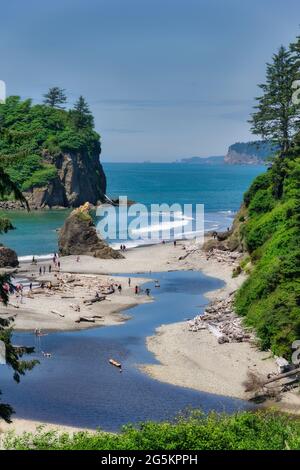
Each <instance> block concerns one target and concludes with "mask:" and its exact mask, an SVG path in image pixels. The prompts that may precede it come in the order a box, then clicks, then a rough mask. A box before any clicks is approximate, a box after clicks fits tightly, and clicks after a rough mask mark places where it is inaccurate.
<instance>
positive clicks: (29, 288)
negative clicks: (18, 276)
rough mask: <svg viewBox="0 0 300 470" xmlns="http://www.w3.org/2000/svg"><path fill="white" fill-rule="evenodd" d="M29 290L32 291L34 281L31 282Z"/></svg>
mask: <svg viewBox="0 0 300 470" xmlns="http://www.w3.org/2000/svg"><path fill="white" fill-rule="evenodd" d="M29 290H30V292H32V282H31V283H30V284H29Z"/></svg>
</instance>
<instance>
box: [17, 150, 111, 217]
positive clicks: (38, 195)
mask: <svg viewBox="0 0 300 470" xmlns="http://www.w3.org/2000/svg"><path fill="white" fill-rule="evenodd" d="M44 159H45V161H46V162H48V163H52V164H54V165H55V167H56V168H57V176H56V178H54V179H53V180H51V181H49V183H48V184H47V185H46V186H45V187H34V188H32V189H31V190H30V191H27V192H26V193H25V196H26V198H27V200H28V202H29V205H30V207H31V208H33V209H39V208H45V207H46V208H47V207H48V208H51V207H78V206H80V205H81V204H84V202H86V201H89V202H90V203H91V204H97V202H99V201H103V200H104V194H105V192H106V178H105V174H104V171H103V168H102V165H101V164H100V160H99V153H98V152H95V153H94V154H93V155H92V156H89V155H87V154H86V153H84V152H81V153H60V154H59V155H58V156H55V157H52V156H51V155H50V154H47V153H45V154H44Z"/></svg>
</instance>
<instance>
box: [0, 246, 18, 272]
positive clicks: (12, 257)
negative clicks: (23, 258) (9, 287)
mask: <svg viewBox="0 0 300 470" xmlns="http://www.w3.org/2000/svg"><path fill="white" fill-rule="evenodd" d="M18 265H19V262H18V256H17V253H16V252H15V251H14V250H12V249H11V248H8V247H6V246H0V268H6V267H11V268H15V267H17V266H18Z"/></svg>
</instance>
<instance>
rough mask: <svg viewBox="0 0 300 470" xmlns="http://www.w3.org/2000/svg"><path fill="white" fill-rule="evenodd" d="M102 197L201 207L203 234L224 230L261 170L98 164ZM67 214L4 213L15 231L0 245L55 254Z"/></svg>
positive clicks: (28, 252)
mask: <svg viewBox="0 0 300 470" xmlns="http://www.w3.org/2000/svg"><path fill="white" fill-rule="evenodd" d="M103 166H104V170H105V173H106V175H107V181H108V188H107V194H108V195H109V196H111V197H113V198H115V197H119V196H122V195H127V196H128V198H129V199H132V200H134V201H136V202H140V203H143V204H145V205H147V206H149V205H150V204H151V203H167V204H173V203H180V204H197V203H201V204H204V206H205V229H206V230H212V229H225V228H226V227H228V226H229V225H230V224H231V222H232V217H233V214H234V212H235V211H237V210H238V208H239V206H240V204H241V201H242V197H243V193H244V192H245V190H246V189H247V188H248V186H249V185H250V183H251V181H252V180H253V179H254V178H255V177H256V176H257V175H258V174H260V173H262V172H263V171H265V167H262V166H227V165H186V164H168V163H161V164H157V163H153V164H149V163H142V164H138V163H104V165H103ZM68 212H69V211H54V210H53V211H52V210H51V211H43V212H39V211H37V212H31V213H29V214H28V213H25V212H10V213H9V217H10V218H11V220H12V222H13V224H14V226H15V227H16V230H14V231H11V232H9V233H8V234H5V235H2V236H1V242H2V243H4V244H6V245H8V246H10V247H11V248H13V249H14V250H16V251H17V253H18V255H19V256H24V255H32V254H36V255H40V254H46V253H53V252H56V251H57V229H58V228H59V227H60V226H61V225H62V224H63V221H64V219H65V217H66V216H67V214H68Z"/></svg>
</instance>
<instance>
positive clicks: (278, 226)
mask: <svg viewBox="0 0 300 470" xmlns="http://www.w3.org/2000/svg"><path fill="white" fill-rule="evenodd" d="M287 167H288V170H287V172H286V177H285V180H284V185H283V194H282V197H281V198H280V199H277V200H275V199H273V197H272V185H273V184H274V183H273V181H276V175H273V173H276V171H278V170H277V166H276V165H275V166H274V167H273V168H272V169H271V170H269V171H268V172H267V175H268V176H267V177H266V178H265V177H262V176H259V177H258V178H257V180H258V181H257V180H255V181H254V183H253V184H252V186H251V188H250V190H249V191H248V196H247V202H248V217H247V220H246V222H245V223H244V224H243V226H242V228H241V230H240V236H241V237H242V239H243V240H244V241H245V243H246V246H247V248H248V250H249V253H250V256H251V261H252V263H253V265H254V267H253V269H252V270H251V272H250V275H249V277H248V279H247V280H246V281H245V283H244V284H243V285H242V287H241V288H240V289H239V291H238V293H237V295H236V298H235V307H236V311H237V313H239V314H240V315H242V316H244V317H245V322H246V323H247V324H248V325H250V326H252V327H254V328H255V329H256V331H257V334H258V336H259V338H260V342H261V347H262V348H263V349H267V348H271V349H272V351H273V352H274V353H276V354H278V355H284V356H286V357H289V356H290V355H291V345H292V343H293V341H294V340H296V339H299V338H300V201H299V198H300V158H299V157H295V158H293V159H291V161H289V162H288V164H287ZM267 183H268V184H269V186H268V187H267Z"/></svg>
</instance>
